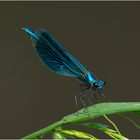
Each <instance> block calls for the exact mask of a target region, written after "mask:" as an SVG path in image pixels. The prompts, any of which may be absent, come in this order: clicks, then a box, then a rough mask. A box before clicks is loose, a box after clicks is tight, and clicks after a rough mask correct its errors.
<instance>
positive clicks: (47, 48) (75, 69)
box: [23, 28, 105, 90]
mask: <svg viewBox="0 0 140 140" xmlns="http://www.w3.org/2000/svg"><path fill="white" fill-rule="evenodd" d="M23 30H24V31H25V32H26V33H28V34H29V35H30V36H31V38H32V44H33V46H34V48H35V50H36V52H37V54H38V55H39V57H40V58H41V60H42V61H43V62H44V63H45V64H46V65H47V66H48V68H49V69H51V70H52V71H54V72H56V73H57V74H60V75H63V76H69V77H76V78H77V79H79V80H80V81H83V82H84V83H85V84H86V85H92V86H94V88H97V89H99V90H100V89H102V88H103V86H104V84H105V83H104V81H102V80H98V81H97V80H96V78H95V77H94V76H93V75H92V73H91V72H89V71H87V70H86V69H85V67H84V66H83V65H82V64H81V63H79V62H78V61H77V60H76V59H75V58H74V57H73V56H72V55H71V54H69V53H68V52H67V51H66V50H65V49H64V48H63V46H61V45H60V44H59V43H58V42H57V41H56V39H55V38H54V37H53V36H52V35H51V34H50V33H49V32H48V31H46V30H44V29H38V30H37V31H36V32H35V33H33V32H32V31H31V30H29V29H28V28H23Z"/></svg>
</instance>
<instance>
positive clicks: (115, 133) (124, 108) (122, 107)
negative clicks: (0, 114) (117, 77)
mask: <svg viewBox="0 0 140 140" xmlns="http://www.w3.org/2000/svg"><path fill="white" fill-rule="evenodd" d="M125 112H140V102H128V103H121V102H120V103H113V102H112V103H100V104H96V105H93V106H90V107H87V108H86V109H85V108H84V109H81V110H80V111H78V112H76V113H73V114H71V115H68V116H66V117H64V118H62V119H61V120H60V121H58V122H56V123H54V124H52V125H50V126H48V127H46V128H43V129H41V130H39V131H37V132H34V133H32V134H29V135H27V136H25V137H23V138H22V139H37V138H40V137H42V136H45V135H47V134H48V133H53V135H54V139H56V138H57V139H67V138H81V139H90V140H96V139H97V138H96V137H95V136H93V135H91V134H87V133H85V132H79V131H76V130H65V129H62V127H63V126H65V125H70V124H71V125H72V124H76V123H81V125H84V126H86V127H91V128H94V129H98V130H99V131H102V132H103V133H105V134H107V135H109V136H110V137H111V138H113V139H120V140H122V139H127V138H125V137H124V136H123V135H122V134H121V133H120V132H119V130H118V128H117V126H116V125H115V124H114V122H113V121H111V120H110V119H109V118H108V117H107V115H111V114H118V113H125ZM137 114H139V113H137ZM99 117H104V118H106V119H107V120H108V121H109V123H110V124H111V125H112V126H113V127H114V128H115V130H113V129H111V128H109V126H107V125H103V124H97V123H82V122H83V121H87V120H93V119H95V118H99ZM58 128H61V129H58Z"/></svg>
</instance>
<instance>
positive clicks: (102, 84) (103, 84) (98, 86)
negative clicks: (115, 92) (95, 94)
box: [97, 80, 105, 90]
mask: <svg viewBox="0 0 140 140" xmlns="http://www.w3.org/2000/svg"><path fill="white" fill-rule="evenodd" d="M104 86H105V81H103V80H98V82H97V88H98V90H102V89H103V87H104Z"/></svg>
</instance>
